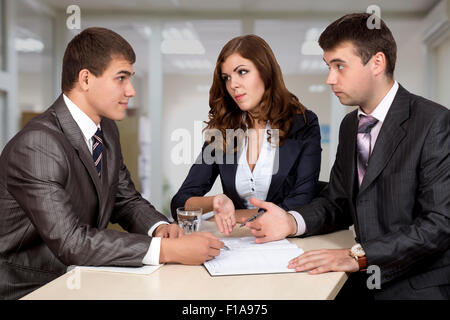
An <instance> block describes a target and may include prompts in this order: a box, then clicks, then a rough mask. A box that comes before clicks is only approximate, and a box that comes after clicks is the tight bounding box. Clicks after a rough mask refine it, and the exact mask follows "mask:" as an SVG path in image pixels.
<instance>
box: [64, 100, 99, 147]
mask: <svg viewBox="0 0 450 320" xmlns="http://www.w3.org/2000/svg"><path fill="white" fill-rule="evenodd" d="M63 99H64V102H65V103H66V106H67V108H68V109H69V112H70V114H71V115H72V117H73V119H74V120H75V122H76V123H77V124H78V126H79V127H80V129H81V132H82V133H83V135H84V138H85V140H86V141H89V140H90V139H92V137H93V136H94V134H95V133H96V132H97V129H99V128H100V124H99V125H98V126H97V125H96V124H95V122H94V121H92V119H91V118H89V116H88V115H87V114H86V113H84V111H82V110H81V109H80V108H79V107H78V106H77V105H76V104H75V103H73V101H72V100H70V99H69V98H68V97H67V96H66V95H65V94H63Z"/></svg>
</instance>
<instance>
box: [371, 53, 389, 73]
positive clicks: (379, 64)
mask: <svg viewBox="0 0 450 320" xmlns="http://www.w3.org/2000/svg"><path fill="white" fill-rule="evenodd" d="M372 70H373V73H374V75H375V76H379V75H381V74H384V72H385V70H386V56H385V54H384V53H383V52H377V53H375V54H374V55H373V57H372Z"/></svg>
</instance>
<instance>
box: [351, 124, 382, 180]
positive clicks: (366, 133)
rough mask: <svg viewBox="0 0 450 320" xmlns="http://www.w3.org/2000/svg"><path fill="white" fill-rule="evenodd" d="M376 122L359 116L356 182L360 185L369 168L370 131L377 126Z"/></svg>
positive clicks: (370, 150)
mask: <svg viewBox="0 0 450 320" xmlns="http://www.w3.org/2000/svg"><path fill="white" fill-rule="evenodd" d="M377 122H378V120H377V119H375V118H374V117H372V116H365V115H360V117H359V124H358V135H357V138H356V145H357V151H358V180H359V185H361V183H362V180H363V178H364V175H365V174H366V170H367V167H368V166H369V157H370V153H371V152H372V148H373V146H372V139H371V135H370V131H371V130H372V128H373V127H374V126H375V125H376V124H377Z"/></svg>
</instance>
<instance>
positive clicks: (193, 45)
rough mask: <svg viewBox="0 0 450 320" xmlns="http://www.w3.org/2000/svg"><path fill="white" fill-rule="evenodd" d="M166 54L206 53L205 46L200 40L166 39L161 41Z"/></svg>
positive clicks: (162, 50)
mask: <svg viewBox="0 0 450 320" xmlns="http://www.w3.org/2000/svg"><path fill="white" fill-rule="evenodd" d="M161 52H162V53H164V54H200V55H201V54H205V47H203V44H202V43H201V42H200V41H199V40H195V39H192V40H184V39H177V40H164V41H163V42H162V43H161Z"/></svg>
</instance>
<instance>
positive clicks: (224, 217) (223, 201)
mask: <svg viewBox="0 0 450 320" xmlns="http://www.w3.org/2000/svg"><path fill="white" fill-rule="evenodd" d="M213 209H214V219H215V220H216V224H217V226H218V227H219V230H220V232H222V233H225V234H226V235H227V236H228V235H229V234H230V233H231V231H233V227H234V226H235V225H236V215H235V210H234V204H233V201H231V199H230V198H228V197H227V196H226V195H224V194H218V195H216V196H215V197H214V199H213Z"/></svg>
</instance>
